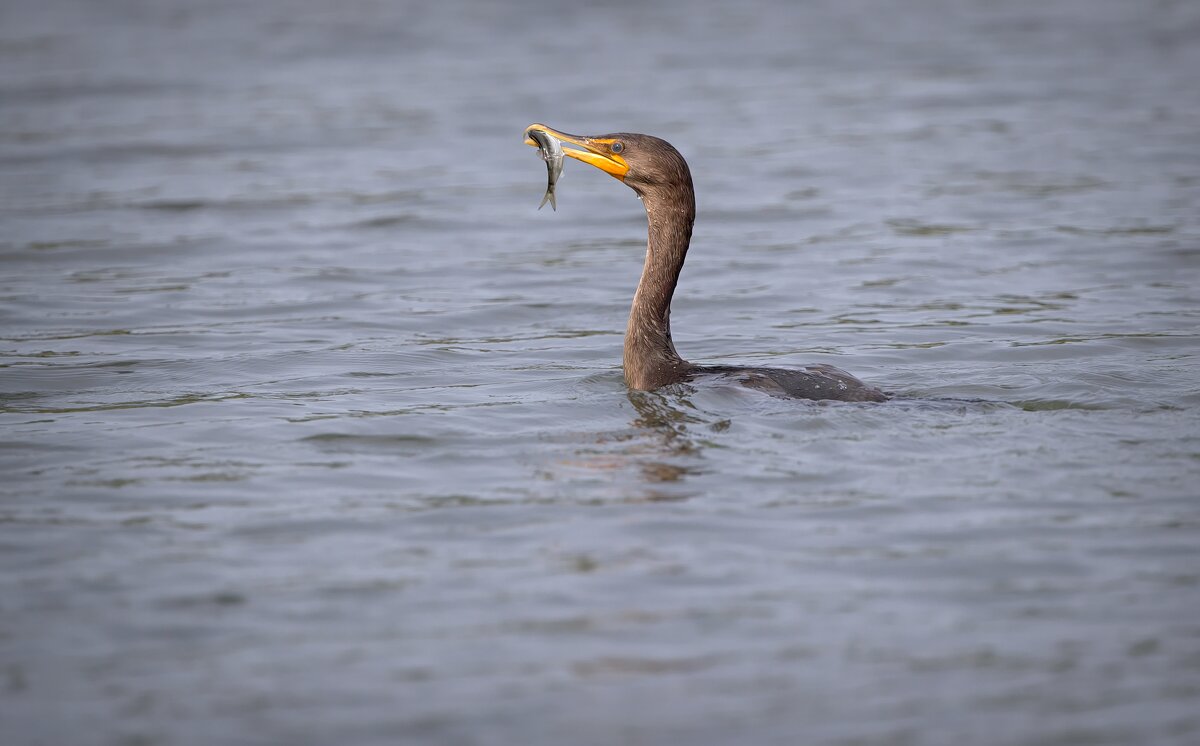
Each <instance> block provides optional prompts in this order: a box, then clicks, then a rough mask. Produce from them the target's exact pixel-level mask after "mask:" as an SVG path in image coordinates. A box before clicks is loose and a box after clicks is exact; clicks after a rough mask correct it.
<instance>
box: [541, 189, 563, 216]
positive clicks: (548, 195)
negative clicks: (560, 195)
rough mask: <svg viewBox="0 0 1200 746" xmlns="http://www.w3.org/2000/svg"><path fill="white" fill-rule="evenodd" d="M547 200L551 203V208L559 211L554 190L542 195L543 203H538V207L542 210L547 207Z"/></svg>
mask: <svg viewBox="0 0 1200 746" xmlns="http://www.w3.org/2000/svg"><path fill="white" fill-rule="evenodd" d="M547 202H549V203H550V209H551V210H554V211H555V212H558V205H557V204H555V202H554V192H546V196H545V197H542V204H540V205H538V209H539V210H540V209H542V208H543V207H545V206H546V203H547Z"/></svg>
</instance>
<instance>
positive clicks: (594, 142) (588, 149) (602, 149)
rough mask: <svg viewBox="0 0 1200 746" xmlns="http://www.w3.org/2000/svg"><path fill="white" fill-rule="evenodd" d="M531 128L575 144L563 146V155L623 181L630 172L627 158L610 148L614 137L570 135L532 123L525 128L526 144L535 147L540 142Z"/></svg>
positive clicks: (561, 140) (569, 143) (567, 143)
mask: <svg viewBox="0 0 1200 746" xmlns="http://www.w3.org/2000/svg"><path fill="white" fill-rule="evenodd" d="M530 130H540V131H542V132H545V133H546V134H547V135H550V136H551V137H553V138H555V139H556V140H559V141H560V142H562V143H563V144H564V145H571V146H573V147H569V148H563V155H565V156H567V157H570V158H574V159H575V160H577V161H583V162H584V163H587V164H590V165H592V166H595V167H596V168H598V169H600V170H601V171H604V172H605V173H607V174H610V175H612V176H615V177H616V178H618V179H620V180H621V181H624V180H625V174H627V173H629V164H627V163H626V162H625V159H624V158H622V157H621V156H619V155H617V154H616V153H614V152H612V150H610V147H611V146H612V144H613V143H614V142H616V140H615V139H614V138H611V137H608V138H605V137H584V136H583V135H568V134H567V133H566V132H559V131H558V130H556V129H551V128H550V127H547V126H546V125H544V124H531V125H529V126H528V127H526V128H525V144H526V145H532V146H533V147H535V148H536V147H538V144H537V142H536V141H535V140H534V139H533V138H532V137H530V136H529V131H530Z"/></svg>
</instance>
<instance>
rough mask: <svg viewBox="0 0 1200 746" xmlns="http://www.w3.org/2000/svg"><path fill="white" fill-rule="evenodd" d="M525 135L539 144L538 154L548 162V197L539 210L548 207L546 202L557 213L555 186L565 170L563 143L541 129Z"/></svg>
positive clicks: (530, 131) (544, 198)
mask: <svg viewBox="0 0 1200 746" xmlns="http://www.w3.org/2000/svg"><path fill="white" fill-rule="evenodd" d="M525 134H526V135H528V136H529V137H532V138H533V139H534V141H535V142H537V144H538V153H540V154H541V156H542V160H543V161H545V162H546V196H544V197H542V204H540V205H538V209H539V210H540V209H542V208H543V207H545V206H546V202H549V203H550V209H552V210H554V211H555V212H557V211H558V205H557V204H556V203H555V201H554V185H555V184H557V183H558V177H559V176H560V175H562V170H563V148H562V143H561V142H559V141H558V139H557V138H555V137H554V136H552V135H551V134H549V133H548V132H543V131H542V130H539V129H531V130H529V131H527V132H526V133H525Z"/></svg>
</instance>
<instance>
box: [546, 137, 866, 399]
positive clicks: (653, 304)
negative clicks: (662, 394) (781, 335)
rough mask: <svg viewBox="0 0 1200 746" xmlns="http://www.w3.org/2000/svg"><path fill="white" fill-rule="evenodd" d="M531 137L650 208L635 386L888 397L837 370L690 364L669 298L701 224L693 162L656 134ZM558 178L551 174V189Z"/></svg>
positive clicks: (632, 374)
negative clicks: (703, 384)
mask: <svg viewBox="0 0 1200 746" xmlns="http://www.w3.org/2000/svg"><path fill="white" fill-rule="evenodd" d="M525 138H526V139H525V142H526V144H529V145H535V146H537V147H538V148H539V150H541V151H542V152H543V153H545V152H546V151H545V146H544V145H543V142H544V141H545V140H546V139H547V138H548V139H550V140H551V141H552V142H554V143H555V144H556V145H558V146H559V148H560V149H561V144H560V143H566V144H568V145H570V146H572V147H571V148H569V149H566V150H562V151H561V152H562V153H563V155H565V156H569V157H571V158H574V159H576V160H580V161H583V162H584V163H587V164H589V165H592V166H595V167H596V168H599V169H600V170H602V171H604V172H606V173H608V174H609V175H611V176H613V177H615V178H617V179H618V180H620V181H621V182H623V183H624V184H625V185H626V186H628V187H630V188H631V189H633V190H634V191H635V192H636V193H637V195H638V197H639V198H641V200H642V204H643V205H644V206H645V208H646V217H647V221H648V223H649V235H648V240H647V245H646V262H645V265H644V266H643V268H642V277H641V280H640V281H639V282H638V287H637V291H636V293H635V294H634V297H633V307H632V308H631V310H630V314H629V325H628V327H627V328H626V330H625V351H624V356H623V360H622V362H623V367H624V371H625V382H626V383H627V384H628V385H629V386H630V388H634V389H641V390H652V389H656V388H660V387H662V386H667V385H670V384H672V383H680V382H684V381H690V380H695V379H697V378H699V377H701V376H704V377H707V376H710V375H711V376H718V377H721V378H728V379H732V380H736V381H737V382H738V383H740V384H742V385H744V386H747V387H749V388H754V389H758V390H762V391H765V392H767V393H771V394H774V395H777V396H789V397H795V398H800V399H834V400H840V401H884V400H886V399H887V395H886V394H884V393H883V392H882V391H880V390H879V389H876V388H874V387H871V386H868V385H867V384H865V383H863V382H862V381H860V380H858V379H857V378H855V377H854V376H852V375H850V374H849V373H847V372H845V371H843V370H840V369H838V368H835V367H833V366H831V365H812V366H807V367H805V368H803V369H786V368H753V367H738V366H708V365H695V364H693V363H689V362H688V361H686V360H684V359H683V358H682V357H680V355H679V353H678V352H676V350H675V344H674V342H673V341H672V339H671V298H672V297H673V296H674V294H675V286H676V284H677V282H678V280H679V272H680V270H682V269H683V262H684V259H685V258H686V256H687V251H688V247H689V245H690V244H691V238H692V226H693V225H694V223H695V220H696V198H695V191H694V190H693V187H692V175H691V171H690V170H689V169H688V165H687V161H685V160H684V159H683V156H682V155H680V154H679V151H677V150H676V149H675V148H674V147H672V146H671V144H670V143H668V142H666V141H665V140H661V139H659V138H657V137H652V136H650V135H639V134H634V133H617V134H612V135H602V136H599V137H585V136H581V135H569V134H566V133H564V132H559V131H557V130H553V129H551V128H549V127H547V126H545V125H543V124H532V125H530V126H529V127H528V128H526V131H525ZM560 169H561V165H560ZM554 181H555V178H554V177H552V179H551V187H553V184H554ZM551 200H552V201H551V204H553V198H551ZM544 201H545V200H543V203H544Z"/></svg>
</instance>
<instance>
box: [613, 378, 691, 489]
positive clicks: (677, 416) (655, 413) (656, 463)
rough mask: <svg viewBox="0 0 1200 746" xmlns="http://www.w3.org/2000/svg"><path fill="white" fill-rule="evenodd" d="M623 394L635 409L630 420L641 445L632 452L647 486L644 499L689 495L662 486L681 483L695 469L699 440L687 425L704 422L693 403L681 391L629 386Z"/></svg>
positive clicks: (679, 484)
mask: <svg viewBox="0 0 1200 746" xmlns="http://www.w3.org/2000/svg"><path fill="white" fill-rule="evenodd" d="M626 396H627V397H628V399H629V403H630V404H632V405H633V408H634V410H636V412H637V415H638V416H637V417H636V418H634V420H633V422H632V423H631V424H632V425H633V427H634V428H635V429H636V430H637V431H639V433H640V434H641V438H640V440H641V442H642V444H643V447H644V449H645V450H644V452H641V453H637V454H636V456H637V460H638V462H639V463H638V471H639V473H640V474H641V478H642V480H643V481H644V483H645V485H646V488H647V489H646V498H645V499H647V500H684V499H687V498H688V497H691V496H692V493H690V492H686V491H684V492H680V491H678V490H674V489H672V490H667V489H665V488H666V487H667V486H682V483H684V482H685V477H687V476H688V475H689V474H693V473H696V472H697V471H699V462H700V459H701V454H702V449H703V443H702V442H701V441H699V440H698V439H697V438H696V437H695V436H694V435H693V434H692V433H691V432H689V430H688V427H689V425H692V426H694V425H697V424H704V420H702V419H701V418H700V417H698V416H696V415H695V414H694V411H695V407H694V406H693V405H692V403H691V402H690V401H689V400H688V398H687V395H686V394H684V393H681V392H672V393H661V392H653V391H633V390H630V391H629V392H628V393H627V394H626ZM640 450H641V449H639V451H640Z"/></svg>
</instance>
